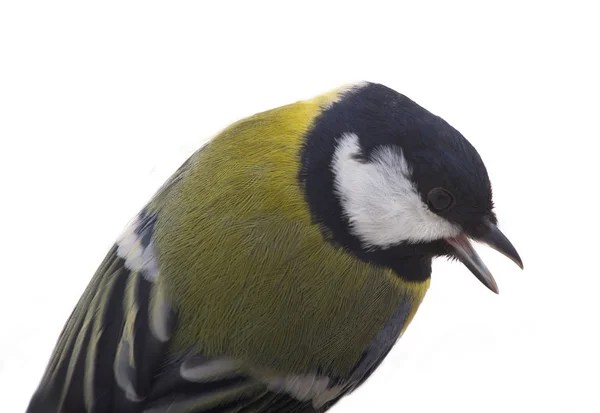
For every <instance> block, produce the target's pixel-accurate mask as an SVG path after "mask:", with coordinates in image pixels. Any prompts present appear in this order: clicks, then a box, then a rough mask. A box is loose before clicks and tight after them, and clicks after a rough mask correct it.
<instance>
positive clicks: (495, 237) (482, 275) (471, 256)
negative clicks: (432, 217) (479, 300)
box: [446, 223, 523, 294]
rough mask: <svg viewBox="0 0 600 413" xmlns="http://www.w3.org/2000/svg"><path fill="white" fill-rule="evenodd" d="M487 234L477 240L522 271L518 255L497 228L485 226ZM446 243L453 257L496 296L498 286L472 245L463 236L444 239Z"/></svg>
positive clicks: (490, 225)
mask: <svg viewBox="0 0 600 413" xmlns="http://www.w3.org/2000/svg"><path fill="white" fill-rule="evenodd" d="M487 227H488V228H487V232H486V234H485V235H484V236H483V237H480V238H477V241H481V242H483V243H485V244H487V245H488V246H490V247H492V248H494V249H495V250H496V251H499V252H501V253H502V254H504V255H505V256H507V257H508V258H510V259H511V260H512V261H513V262H514V263H515V264H517V265H518V266H519V267H521V269H523V261H521V257H519V253H518V252H517V250H516V249H515V247H513V245H512V244H511V243H510V241H509V240H508V238H506V237H505V236H504V234H503V233H502V232H500V230H499V229H498V227H497V226H496V225H494V224H491V223H490V224H488V225H487ZM446 242H447V243H448V244H449V245H450V246H451V247H452V249H453V252H454V255H455V256H456V257H457V258H458V259H459V260H460V261H461V262H462V263H463V264H464V265H465V266H466V267H467V268H468V269H469V270H471V272H472V273H473V274H474V275H475V277H477V278H478V279H479V281H481V282H482V283H483V284H484V285H485V286H486V287H487V288H489V289H490V290H492V291H493V292H495V293H496V294H498V285H497V284H496V281H495V280H494V277H492V274H491V273H490V270H488V268H487V267H486V266H485V264H484V263H483V261H482V260H481V258H480V257H479V255H477V253H476V252H475V249H473V245H472V244H471V241H469V238H467V236H466V235H465V234H461V235H459V236H457V237H454V238H448V239H446Z"/></svg>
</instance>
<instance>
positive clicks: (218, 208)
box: [153, 89, 429, 377]
mask: <svg viewBox="0 0 600 413" xmlns="http://www.w3.org/2000/svg"><path fill="white" fill-rule="evenodd" d="M340 93H343V89H338V90H335V91H332V92H330V93H327V94H325V95H322V96H319V97H316V98H314V99H311V100H306V101H302V102H297V103H294V104H292V105H288V106H283V107H280V108H277V109H273V110H270V111H267V112H263V113H259V114H256V115H254V116H252V117H249V118H247V119H244V120H241V121H239V122H237V123H235V124H233V125H231V126H230V127H228V128H227V129H225V130H224V131H223V132H221V133H220V134H219V135H218V136H216V137H215V138H214V139H213V140H212V141H211V142H210V143H209V144H208V145H207V146H206V147H205V148H203V149H202V150H200V151H199V152H197V153H196V154H195V155H193V157H192V158H191V159H190V161H189V162H188V163H187V164H186V166H185V167H184V170H183V171H182V172H181V173H180V174H179V175H178V180H177V181H176V182H174V183H173V184H172V185H169V186H168V190H166V191H165V192H164V193H162V194H160V196H159V197H158V198H157V199H159V200H160V203H159V204H158V205H154V206H153V207H154V208H155V209H156V210H157V211H158V220H157V223H156V227H155V246H156V252H157V256H158V258H159V263H160V277H159V281H160V282H161V283H162V284H163V286H164V287H165V291H166V292H167V294H168V296H169V297H170V299H171V300H172V301H173V303H174V305H175V307H176V309H177V311H178V326H177V329H176V332H175V335H174V338H173V343H174V344H173V350H174V351H178V350H184V349H188V348H190V347H194V348H195V349H196V350H199V351H201V352H202V353H204V354H205V355H207V356H220V355H227V356H229V357H232V358H234V359H237V360H241V361H243V362H245V363H248V364H249V365H253V366H261V367H263V368H266V369H272V370H273V371H285V372H290V373H293V372H297V373H300V372H304V371H308V370H314V369H315V368H316V367H319V368H321V369H323V370H325V371H329V372H333V373H335V374H336V375H338V376H342V377H343V376H345V375H347V374H349V373H350V370H351V369H352V368H353V366H354V365H355V364H356V363H357V361H358V360H359V358H360V356H361V354H362V352H363V351H364V350H365V349H366V348H367V347H368V346H369V344H370V343H371V341H372V339H373V337H374V336H375V335H376V334H377V332H378V331H379V330H380V329H381V327H382V326H383V325H384V323H385V322H386V321H387V320H389V319H390V317H391V315H392V314H393V313H394V311H395V310H396V308H398V306H399V305H400V304H401V303H402V302H405V301H406V300H408V301H409V302H411V304H412V312H411V314H410V316H409V321H410V319H412V317H413V315H414V312H415V311H416V310H417V307H418V306H419V304H420V303H421V300H422V299H423V296H424V295H425V292H426V290H427V288H428V286H429V281H426V282H406V281H403V280H401V279H400V278H399V277H398V276H396V275H395V274H393V273H392V272H391V271H389V270H387V269H384V268H378V267H375V266H373V265H369V264H367V263H365V262H362V261H360V260H358V259H357V258H355V257H354V256H353V255H350V254H348V253H347V252H345V251H344V250H342V249H341V248H339V247H336V246H334V245H332V244H330V243H327V242H325V241H324V238H323V235H322V232H321V228H319V226H318V225H316V224H314V223H312V222H311V216H310V212H309V209H308V205H307V204H306V201H305V198H304V194H303V191H302V188H301V186H300V184H299V180H298V172H299V167H300V151H301V148H302V145H303V143H304V136H305V135H306V133H307V131H308V130H309V128H310V127H311V125H312V124H313V122H314V120H315V118H316V117H318V116H319V115H320V114H321V112H322V110H323V108H325V107H327V106H328V105H329V104H331V103H332V102H333V101H335V100H336V99H337V98H339V95H340ZM406 325H408V322H407V323H406ZM404 328H406V326H405V327H404Z"/></svg>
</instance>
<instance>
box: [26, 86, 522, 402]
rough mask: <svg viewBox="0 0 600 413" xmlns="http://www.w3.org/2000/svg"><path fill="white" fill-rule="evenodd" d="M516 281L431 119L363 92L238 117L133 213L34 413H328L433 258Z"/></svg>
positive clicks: (44, 381) (501, 240) (403, 101)
mask: <svg viewBox="0 0 600 413" xmlns="http://www.w3.org/2000/svg"><path fill="white" fill-rule="evenodd" d="M473 241H476V242H481V243H484V244H487V245H488V246H490V247H491V248H493V249H496V250H497V251H499V252H500V253H502V254H503V255H505V256H506V257H508V258H509V259H511V260H512V261H514V262H515V263H516V264H517V265H519V266H520V267H521V268H523V263H522V260H521V258H520V256H519V254H518V253H517V251H516V249H515V247H514V246H513V245H512V244H511V242H510V241H509V240H508V238H507V237H506V236H505V235H504V234H503V233H502V232H501V231H500V229H499V227H498V221H497V218H496V214H495V212H494V205H493V197H492V187H491V183H490V179H489V176H488V173H487V170H486V167H485V165H484V163H483V161H482V159H481V157H480V155H479V154H478V152H477V151H476V149H475V148H474V147H473V146H472V145H471V144H470V143H469V141H468V140H467V139H466V138H465V137H464V136H463V135H462V134H461V133H460V132H459V131H458V130H457V129H455V128H454V127H452V126H451V125H450V124H448V123H447V122H446V121H445V120H444V119H442V118H441V117H439V116H437V115H434V114H433V113H431V112H429V111H428V110H426V109H425V108H423V107H422V106H420V105H419V104H417V103H416V102H414V101H412V100H411V99H409V98H408V97H406V96H405V95H403V94H401V93H399V92H397V91H395V90H393V89H391V88H389V87H387V86H385V85H382V84H379V83H373V82H366V81H365V82H357V83H352V84H349V85H345V86H341V87H338V88H336V89H333V90H330V91H328V92H326V93H323V94H321V95H319V96H315V97H312V98H309V99H305V100H300V101H297V102H295V103H291V104H288V105H284V106H281V107H277V108H274V109H270V110H267V111H264V112H261V113H257V114H254V115H252V116H249V117H247V118H245V119H242V120H239V121H237V122H235V123H233V124H232V125H230V126H228V127H226V128H225V129H223V130H222V131H221V132H220V133H218V134H216V135H215V136H214V137H213V138H212V139H210V140H209V141H208V142H207V143H206V144H205V145H204V146H202V147H200V148H199V149H198V150H197V151H196V152H195V153H194V154H192V155H191V156H190V157H189V158H188V159H187V160H186V161H185V162H184V163H183V164H182V165H181V166H180V167H179V169H178V170H177V171H176V172H175V173H174V174H173V175H172V176H171V177H170V178H169V179H168V180H167V181H166V182H165V183H164V184H163V185H162V186H161V187H160V188H159V189H158V191H157V192H156V193H155V194H154V196H153V197H152V198H151V199H150V200H149V202H148V203H147V204H146V205H145V206H144V207H143V208H142V209H141V211H139V213H137V215H135V217H134V218H133V219H132V220H131V221H130V223H129V224H128V225H127V226H126V227H125V229H124V230H123V232H122V233H121V234H120V235H119V236H118V237H117V239H116V241H115V243H114V244H113V246H112V247H111V249H110V250H109V251H108V253H107V255H106V257H105V258H104V260H103V262H102V263H101V264H100V266H99V267H98V269H97V271H96V272H95V274H94V275H93V277H92V278H91V280H90V282H89V284H88V286H87V288H86V289H85V291H84V292H83V294H82V296H81V298H80V299H79V301H78V303H77V304H76V306H75V308H74V310H73V312H72V313H71V315H70V317H69V318H68V320H67V321H66V324H65V325H64V327H63V330H62V332H61V334H60V336H59V338H58V341H57V343H56V346H55V348H54V351H53V353H52V355H51V357H50V360H49V362H48V364H47V367H46V370H45V372H44V373H43V375H42V378H41V380H40V382H39V385H38V387H37V389H36V390H35V392H34V394H33V396H32V397H31V399H30V402H29V405H28V409H27V412H28V413H49V412H52V413H74V412H77V413H82V412H84V413H107V412H111V413H113V412H118V413H133V412H135V413H138V412H140V413H141V412H144V413H167V412H168V413H209V412H210V413H227V412H240V413H241V412H245V413H267V412H278V413H282V412H283V413H322V412H325V411H327V410H329V409H330V408H332V407H333V406H334V405H335V404H336V403H337V402H338V401H339V400H340V399H342V398H344V397H346V396H348V395H349V394H351V393H352V392H354V391H355V390H356V389H357V388H359V387H360V386H361V385H362V384H363V383H364V382H365V380H367V379H368V378H369V377H370V376H371V375H372V373H373V372H374V371H375V370H376V369H377V368H378V367H379V366H380V364H381V363H382V361H383V360H384V359H385V358H386V356H387V355H388V353H389V352H390V350H391V349H392V348H393V347H394V345H395V344H396V343H397V342H398V340H399V339H400V337H401V336H402V335H403V333H404V332H405V330H406V328H407V327H408V325H409V324H410V323H411V321H412V320H413V317H414V316H415V313H416V312H417V310H418V308H419V306H420V304H421V302H422V301H423V298H424V296H425V294H426V292H427V290H428V288H429V286H430V283H431V272H432V261H433V260H434V259H436V258H438V257H442V258H443V257H446V258H449V259H452V260H457V261H460V262H461V263H462V264H464V265H465V266H466V267H467V268H468V270H470V272H472V273H473V274H474V275H475V276H476V277H477V278H478V279H479V280H480V281H481V282H482V283H483V284H484V285H485V286H486V287H487V288H489V289H490V290H492V291H493V292H495V293H497V292H498V286H497V284H496V282H495V280H494V278H493V277H492V275H491V272H490V271H489V269H488V268H487V267H486V265H485V264H484V263H483V261H482V260H481V258H480V257H479V256H478V254H477V253H476V251H475V250H474V248H473Z"/></svg>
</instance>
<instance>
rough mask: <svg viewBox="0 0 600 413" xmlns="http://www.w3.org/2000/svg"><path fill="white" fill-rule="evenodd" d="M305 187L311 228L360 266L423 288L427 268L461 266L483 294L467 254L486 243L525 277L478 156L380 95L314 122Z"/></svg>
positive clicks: (411, 108) (487, 276)
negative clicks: (440, 262)
mask: <svg viewBox="0 0 600 413" xmlns="http://www.w3.org/2000/svg"><path fill="white" fill-rule="evenodd" d="M300 178H301V181H302V182H303V184H304V188H305V192H306V196H307V200H308V203H309V205H310V208H311V211H312V213H313V216H314V217H315V219H316V221H317V222H318V223H319V224H320V225H321V226H322V227H323V228H324V233H326V234H328V237H329V238H330V240H331V241H332V242H335V243H337V244H339V245H341V246H342V247H344V248H346V249H348V250H349V251H351V252H352V253H354V254H355V255H357V256H358V257H359V258H361V259H363V260H366V261H369V262H372V263H375V264H378V265H384V266H388V267H390V268H392V269H394V270H395V271H396V272H397V273H398V275H399V276H401V277H404V278H407V279H409V280H421V279H426V278H427V277H429V275H430V273H431V259H432V258H434V257H436V256H450V257H454V258H457V259H459V260H460V261H461V262H462V263H463V264H465V266H467V268H469V270H471V272H473V274H474V275H475V276H476V277H477V278H478V279H479V280H480V281H481V282H482V283H483V284H485V285H486V286H487V287H488V288H489V289H491V290H492V291H494V292H498V287H497V285H496V282H495V281H494V278H493V277H492V275H491V273H490V271H489V270H488V269H487V267H486V266H485V264H484V263H483V261H482V260H481V259H480V257H479V256H478V255H477V253H476V252H475V250H474V249H473V247H472V244H471V240H475V241H479V242H483V243H485V244H487V245H489V246H490V247H492V248H494V249H496V250H498V251H499V252H501V253H503V254H504V255H506V256H507V257H509V258H510V259H512V260H513V261H514V262H515V263H517V264H518V265H519V266H521V267H522V261H521V259H520V257H519V255H518V253H517V251H516V250H515V248H514V247H513V246H512V244H511V243H510V241H509V240H508V239H507V238H506V237H505V236H504V235H503V234H502V232H500V230H499V229H498V227H497V220H496V216H495V214H494V211H493V201H492V188H491V184H490V180H489V178H488V174H487V171H486V168H485V165H484V164H483V161H482V160H481V157H480V156H479V154H478V153H477V151H476V150H475V148H474V147H473V146H472V145H471V144H470V143H469V142H468V141H467V140H466V139H465V138H464V137H463V136H462V135H461V134H460V132H458V131H457V130H456V129H454V128H453V127H452V126H450V125H449V124H448V123H447V122H446V121H444V120H443V119H442V118H440V117H438V116H435V115H433V114H432V113H430V112H428V111H427V110H425V109H424V108H422V107H421V106H419V105H417V104H416V103H415V102H413V101H412V100H410V99H408V98H407V97H406V96H403V95H401V94H399V93H397V92H395V91H393V90H391V89H389V88H387V87H385V86H382V85H378V84H372V83H367V84H362V85H360V86H357V87H354V88H351V89H350V90H348V91H347V92H346V93H344V94H343V95H342V96H341V97H340V99H339V100H338V101H337V102H335V103H334V104H332V105H331V106H330V107H329V108H327V109H326V110H325V111H324V112H323V113H322V114H321V115H320V116H319V117H318V118H317V119H316V121H315V123H314V125H313V128H312V129H311V131H310V133H309V135H308V137H307V141H306V145H305V147H304V149H303V153H302V170H301V173H300Z"/></svg>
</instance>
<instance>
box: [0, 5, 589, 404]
mask: <svg viewBox="0 0 600 413" xmlns="http://www.w3.org/2000/svg"><path fill="white" fill-rule="evenodd" d="M284 3H286V4H284ZM208 4H213V5H212V6H208ZM214 4H219V5H218V6H215V5H214ZM291 4H292V3H291V2H281V1H280V2H278V4H277V5H276V4H274V3H273V4H270V5H267V4H261V3H260V2H256V1H244V2H239V3H234V2H224V1H222V2H202V1H194V2H162V3H161V4H158V2H153V1H150V2H148V1H144V2H122V1H119V2H107V1H104V2H94V4H92V3H91V2H85V3H84V2H80V1H78V2H70V3H66V2H37V3H36V2H25V1H3V2H2V3H1V5H0V142H1V144H0V145H1V147H0V168H1V171H0V179H1V185H0V194H1V195H0V196H1V200H0V208H1V215H0V220H1V225H0V233H1V238H0V243H1V246H0V254H1V261H0V277H1V278H0V283H1V285H0V332H1V338H0V411H1V412H3V413H12V412H23V411H24V409H25V406H26V404H27V402H28V400H29V397H30V396H31V394H32V392H33V391H34V389H35V387H36V385H37V383H38V380H39V378H40V376H41V374H42V371H43V369H44V368H45V363H46V361H47V359H48V357H49V355H50V352H51V350H52V348H53V346H54V343H55V340H56V338H57V336H58V334H59V332H60V329H61V328H62V325H63V323H64V322H65V320H66V318H67V316H68V314H69V313H70V311H71V309H72V308H73V306H74V305H75V303H76V301H77V299H78V298H79V295H80V293H81V292H82V290H83V288H84V287H85V286H86V284H87V282H88V280H89V278H90V277H91V275H92V273H93V272H94V270H95V269H96V266H97V265H98V264H99V263H100V261H101V259H102V258H103V257H104V254H105V253H106V251H107V249H108V248H109V247H110V246H111V244H112V242H113V241H114V239H115V237H116V236H117V235H118V233H119V232H120V231H121V229H122V228H123V227H124V225H125V224H126V223H127V222H128V220H129V219H130V218H131V217H132V216H133V215H134V214H135V213H136V212H137V210H138V209H139V208H140V207H141V206H142V205H143V204H144V203H145V201H146V200H147V199H148V198H149V197H150V196H151V195H152V193H153V192H154V190H155V189H156V188H157V187H158V186H159V185H160V184H161V183H162V182H163V181H164V180H165V179H166V178H167V177H168V176H169V175H170V174H171V173H172V172H173V171H174V170H175V168H176V167H177V166H178V165H179V164H180V163H181V162H182V161H183V160H184V159H185V158H186V157H187V155H188V154H189V153H191V151H193V150H194V149H195V148H197V147H198V146H200V145H201V144H202V142H204V141H205V140H206V139H207V138H209V137H210V136H211V135H213V134H215V133H216V132H218V131H219V130H220V129H221V128H223V127H224V126H226V125H227V124H229V123H230V122H232V121H235V120H237V119H239V118H241V117H244V116H247V115H251V114H253V113H255V112H257V111H262V110H266V109H269V108H272V107H275V106H279V105H281V104H285V103H289V102H292V101H295V100H298V99H303V98H308V97H311V96H313V95H315V94H319V93H321V92H324V91H327V90H329V89H332V88H334V87H336V86H339V85H341V84H343V83H346V82H348V81H353V80H360V79H365V80H371V81H376V82H381V83H384V84H386V85H388V86H390V87H392V88H394V89H396V90H398V91H400V92H402V93H404V94H406V95H408V96H409V97H411V98H412V99H414V100H415V101H417V102H418V103H420V104H421V105H423V106H425V107H426V108H427V109H429V110H431V111H433V112H434V113H436V114H438V115H440V116H442V117H444V118H445V119H446V120H447V121H448V122H450V124H452V125H453V126H455V127H456V128H457V129H459V130H460V131H461V132H462V133H463V134H464V135H465V136H466V137H467V138H468V139H469V140H470V141H471V142H472V143H473V144H474V145H475V147H476V148H477V149H478V151H479V152H480V154H481V156H482V157H483V159H484V161H485V162H486V165H487V167H488V171H489V174H490V176H491V179H492V183H493V185H494V191H495V201H496V205H497V213H498V216H499V219H500V225H501V228H502V229H503V231H504V232H505V234H507V235H508V236H509V238H510V239H511V240H512V241H513V243H514V245H515V246H516V247H517V248H518V250H519V252H520V253H521V256H522V257H523V260H524V262H525V271H520V270H519V269H518V268H517V267H516V266H514V265H513V264H512V263H511V262H510V261H509V260H507V259H505V258H503V257H502V256H500V255H499V254H497V253H495V252H494V251H491V250H488V249H485V248H479V250H480V251H481V254H482V257H483V258H484V260H485V261H486V262H487V263H488V266H489V267H490V268H491V269H492V271H493V272H494V274H495V275H496V279H497V281H498V284H499V286H500V290H501V293H500V295H499V296H496V295H494V294H492V293H491V292H489V291H488V290H487V289H486V288H485V287H483V286H482V285H481V284H480V283H479V282H478V281H477V280H476V279H475V278H474V277H473V276H472V275H471V274H470V273H469V271H468V270H467V269H466V268H464V267H463V266H462V265H460V264H459V263H447V262H444V261H438V262H436V263H435V265H434V275H433V281H432V287H431V290H430V292H429V294H428V296H427V297H426V299H425V302H424V304H423V306H422V307H421V310H420V311H419V313H418V315H417V317H416V318H415V320H414V322H413V324H412V325H411V327H410V328H409V329H408V331H407V333H406V334H405V336H404V337H403V338H402V340H401V341H400V342H399V344H398V345H397V346H396V348H395V349H394V351H393V352H392V353H391V354H390V356H389V358H388V359H387V360H386V362H385V363H384V364H383V366H382V367H381V368H380V369H379V371H378V372H377V373H376V374H375V375H374V376H373V377H372V379H370V380H369V381H368V383H367V384H366V385H365V386H364V387H363V388H361V389H360V390H359V391H357V392H356V393H354V394H353V395H352V396H350V397H348V398H346V399H345V400H344V401H343V402H342V403H340V404H339V406H338V407H336V408H335V409H334V411H335V412H378V413H379V412H412V413H422V412H440V411H452V412H454V411H456V412H513V413H517V412H581V413H584V412H585V413H588V412H600V350H599V349H600V336H599V330H600V320H599V318H600V300H599V299H598V291H599V288H600V270H599V268H598V265H597V262H598V261H597V254H598V252H597V245H598V237H599V234H598V232H599V230H600V226H599V224H598V220H599V215H598V208H599V206H600V203H599V202H600V201H599V197H598V193H599V191H600V190H599V189H598V178H599V177H600V173H599V172H598V165H599V161H598V152H597V149H596V148H597V144H598V138H599V125H600V123H599V106H600V105H599V103H598V99H599V96H600V95H599V92H600V87H599V80H598V79H599V76H600V65H599V64H598V60H597V59H598V56H599V53H600V52H599V50H600V46H599V44H598V43H599V42H598V39H600V33H599V30H598V26H599V23H598V16H599V15H600V14H599V13H598V12H597V11H596V10H595V8H594V7H593V2H589V3H583V2H571V1H569V2H567V1H565V2H562V3H556V2H550V1H545V2H540V3H533V2H518V3H514V4H510V3H508V2H498V3H497V4H498V5H497V6H495V7H491V6H484V5H483V2H473V3H470V4H467V3H457V2H449V1H446V2H443V3H438V4H434V3H426V2H423V1H419V2H417V1H411V2H407V3H402V2H389V3H380V2H377V1H373V0H370V1H367V2H361V3H357V4H353V3H351V2H349V1H345V2H343V3H342V2H339V3H338V2H336V3H333V2H315V4H311V3H310V2H307V1H302V2H294V4H295V6H291Z"/></svg>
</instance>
